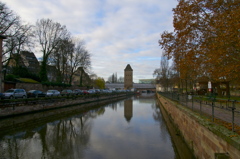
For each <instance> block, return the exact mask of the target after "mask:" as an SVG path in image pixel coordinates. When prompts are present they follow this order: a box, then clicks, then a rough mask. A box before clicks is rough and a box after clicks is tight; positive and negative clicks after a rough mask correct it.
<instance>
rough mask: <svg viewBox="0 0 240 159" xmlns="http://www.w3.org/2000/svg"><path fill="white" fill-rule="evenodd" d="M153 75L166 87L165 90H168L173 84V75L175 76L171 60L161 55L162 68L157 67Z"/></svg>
mask: <svg viewBox="0 0 240 159" xmlns="http://www.w3.org/2000/svg"><path fill="white" fill-rule="evenodd" d="M153 75H154V76H156V80H157V81H159V84H161V86H162V87H163V88H164V91H168V90H169V89H170V87H171V86H172V83H171V77H172V76H173V70H172V69H171V67H170V66H169V61H168V60H167V58H166V57H164V56H161V61H160V68H158V69H155V70H154V72H153Z"/></svg>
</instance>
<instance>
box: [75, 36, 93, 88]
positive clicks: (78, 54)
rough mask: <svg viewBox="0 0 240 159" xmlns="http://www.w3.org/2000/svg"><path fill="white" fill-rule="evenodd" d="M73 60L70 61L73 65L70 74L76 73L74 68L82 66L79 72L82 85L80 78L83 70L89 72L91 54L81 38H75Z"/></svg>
mask: <svg viewBox="0 0 240 159" xmlns="http://www.w3.org/2000/svg"><path fill="white" fill-rule="evenodd" d="M73 57H74V58H73V59H74V60H73V61H74V62H72V63H73V64H74V65H72V66H74V67H73V69H72V73H71V74H72V76H73V75H74V74H75V73H76V70H77V69H78V67H82V69H81V73H80V83H79V84H80V86H82V82H83V81H82V80H83V70H84V71H85V72H90V70H91V54H90V53H89V51H88V50H87V49H86V46H85V43H84V41H83V40H79V39H76V40H75V49H74V56H73ZM72 76H71V77H72Z"/></svg>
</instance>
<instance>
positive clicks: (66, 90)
mask: <svg viewBox="0 0 240 159" xmlns="http://www.w3.org/2000/svg"><path fill="white" fill-rule="evenodd" d="M70 95H73V91H72V90H71V89H64V90H62V91H61V96H70Z"/></svg>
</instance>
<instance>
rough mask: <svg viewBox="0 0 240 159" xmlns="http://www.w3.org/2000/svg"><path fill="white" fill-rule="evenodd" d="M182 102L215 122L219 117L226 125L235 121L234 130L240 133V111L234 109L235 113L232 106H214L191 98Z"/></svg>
mask: <svg viewBox="0 0 240 159" xmlns="http://www.w3.org/2000/svg"><path fill="white" fill-rule="evenodd" d="M180 103H181V104H182V105H184V106H187V107H188V108H189V109H192V110H193V111H195V112H198V113H200V114H204V115H207V116H209V118H210V119H212V120H214V122H216V121H217V119H220V120H222V121H224V122H225V125H226V122H227V123H228V125H230V126H232V123H234V130H235V131H238V132H239V133H240V113H239V112H238V111H234V113H233V111H232V110H231V109H230V108H226V107H219V106H213V105H212V104H211V103H206V102H201V103H200V102H199V101H194V100H189V101H187V102H186V101H185V102H184V101H182V102H180ZM222 123H223V122H222ZM231 129H232V128H231Z"/></svg>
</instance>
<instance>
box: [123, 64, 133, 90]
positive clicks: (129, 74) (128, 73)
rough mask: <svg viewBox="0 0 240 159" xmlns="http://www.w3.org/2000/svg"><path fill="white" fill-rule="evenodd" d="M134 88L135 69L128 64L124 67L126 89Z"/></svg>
mask: <svg viewBox="0 0 240 159" xmlns="http://www.w3.org/2000/svg"><path fill="white" fill-rule="evenodd" d="M131 88H133V69H132V68H131V66H130V65H129V64H128V65H127V67H126V68H125V69H124V89H131Z"/></svg>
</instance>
